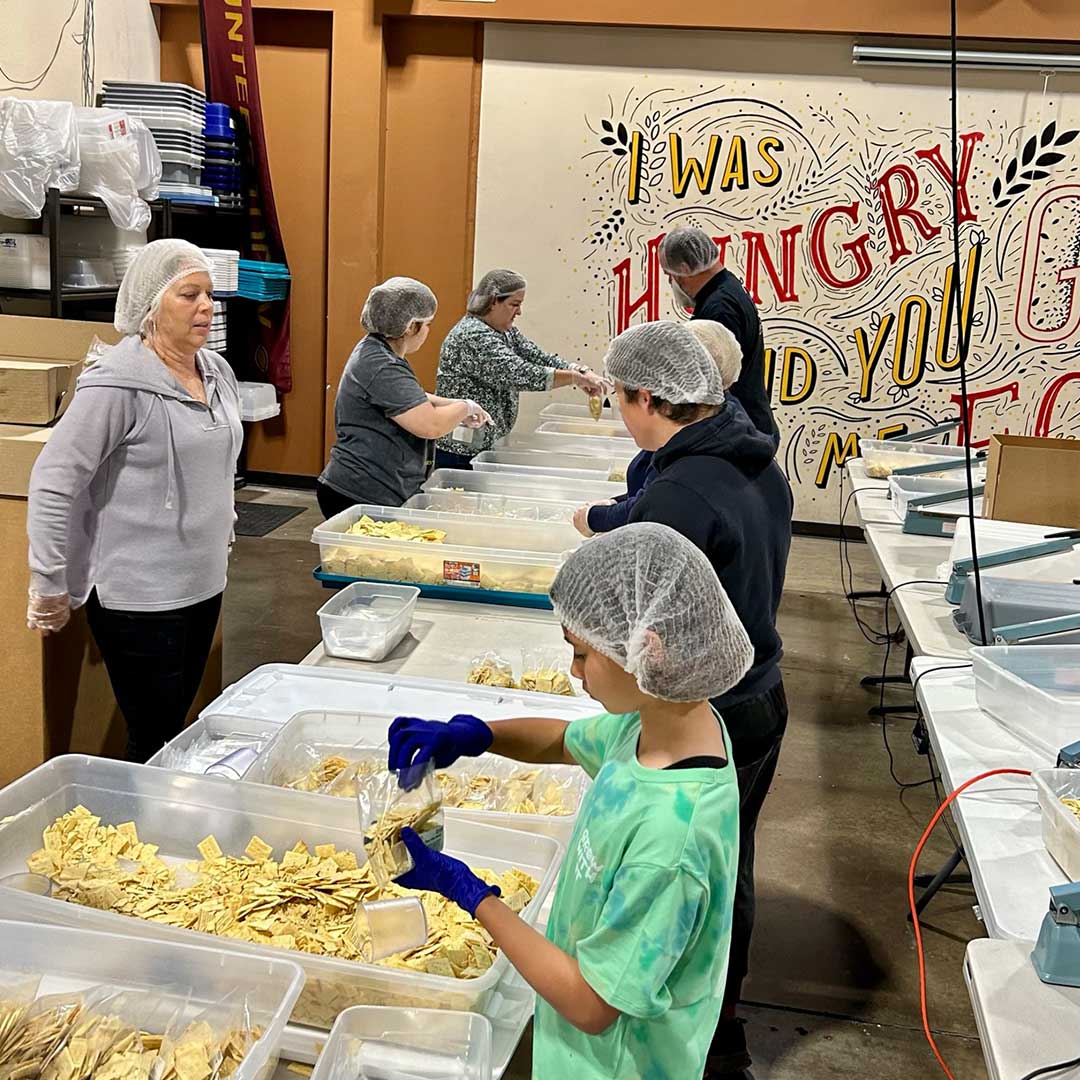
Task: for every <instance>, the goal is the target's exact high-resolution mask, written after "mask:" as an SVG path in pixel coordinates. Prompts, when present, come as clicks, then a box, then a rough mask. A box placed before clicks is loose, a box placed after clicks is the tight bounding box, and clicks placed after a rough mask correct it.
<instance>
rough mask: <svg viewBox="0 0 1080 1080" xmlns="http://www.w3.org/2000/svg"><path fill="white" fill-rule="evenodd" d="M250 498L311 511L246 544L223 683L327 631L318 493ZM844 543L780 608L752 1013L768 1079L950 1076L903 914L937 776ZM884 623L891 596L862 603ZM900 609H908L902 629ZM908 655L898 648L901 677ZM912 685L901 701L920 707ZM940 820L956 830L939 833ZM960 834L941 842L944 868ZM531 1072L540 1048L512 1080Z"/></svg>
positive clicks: (859, 566) (930, 934)
mask: <svg viewBox="0 0 1080 1080" xmlns="http://www.w3.org/2000/svg"><path fill="white" fill-rule="evenodd" d="M238 497H240V498H244V499H252V498H255V499H260V500H264V501H267V502H275V503H288V504H297V505H304V506H306V507H309V508H311V509H308V510H306V511H305V513H303V514H301V515H300V516H298V517H296V518H294V519H293V520H292V521H290V522H288V523H287V524H286V525H284V526H283V527H282V528H280V529H279V530H277V531H276V532H274V533H272V534H271V535H270V536H269V537H266V538H262V539H252V538H246V537H241V538H239V539H238V541H237V545H236V548H235V551H234V561H233V566H232V569H231V572H230V587H229V590H228V592H227V593H226V599H225V656H224V660H225V679H226V682H231V681H234V680H235V679H237V678H239V677H240V676H242V675H244V674H246V673H247V672H248V671H250V670H251V669H252V668H253V667H256V666H258V665H259V664H265V663H269V662H272V661H287V662H295V661H298V660H300V659H301V658H302V657H303V656H304V655H305V654H306V653H307V652H308V650H309V649H310V648H311V647H312V646H313V645H314V644H315V643H316V642H317V639H318V635H319V630H318V620H317V618H316V617H315V611H316V610H317V608H318V607H319V606H320V605H321V604H322V602H323V601H324V599H325V596H326V594H325V593H324V592H323V590H322V589H321V588H320V587H319V586H318V584H317V583H316V582H315V581H314V580H313V579H312V577H311V569H312V567H313V566H314V565H315V563H316V562H317V561H318V552H317V549H316V548H314V547H313V546H312V545H311V543H310V536H311V529H312V527H313V526H314V525H317V524H319V523H320V522H321V520H322V518H321V515H320V514H319V513H318V510H317V509H314V508H313V507H314V498H313V496H312V495H310V494H308V493H303V492H287V491H282V490H277V489H275V490H270V491H265V492H264V491H262V490H260V489H251V488H249V489H246V490H244V491H242V492H240V493H239V496H238ZM849 550H850V556H851V561H852V564H853V567H854V574H855V586H856V588H859V587H862V588H876V587H877V585H878V580H877V578H876V577H875V575H874V572H873V566H872V563H871V561H870V557H869V554H868V553H867V551H866V548H865V547H864V546H863V545H861V544H853V545H851V546H850V549H849ZM839 555H840V552H839V544H838V543H837V542H836V541H833V540H820V539H811V538H806V537H800V538H796V541H795V543H794V546H793V549H792V554H791V559H790V563H789V567H788V583H787V591H786V593H785V598H784V604H783V608H782V611H781V633H782V635H783V638H784V647H785V661H784V673H785V683H786V687H787V693H788V700H789V703H790V710H791V721H790V724H789V728H788V734H787V737H786V739H785V742H784V748H783V752H782V755H781V760H780V767H779V770H778V774H777V778H776V783H775V786H774V788H773V791H772V793H771V794H770V797H769V800H768V802H767V803H766V806H765V810H764V813H763V816H762V820H761V824H760V826H759V829H758V841H757V843H758V862H757V881H758V919H757V929H756V931H755V937H754V947H753V957H752V961H751V976H750V978H749V980H748V982H747V984H746V987H745V998H746V1003H747V1004H746V1008H745V1009H744V1011H743V1015H744V1017H745V1019H746V1022H747V1025H748V1028H747V1033H748V1038H749V1042H750V1046H751V1050H752V1052H753V1054H754V1058H755V1070H754V1072H755V1077H756V1078H757V1080H817V1078H818V1077H848V1076H850V1077H856V1076H858V1077H865V1076H867V1075H873V1076H874V1077H875V1080H901V1078H903V1080H908V1078H910V1077H912V1076H926V1077H930V1076H933V1075H935V1073H936V1071H937V1066H936V1065H935V1063H934V1061H933V1059H932V1057H931V1055H930V1053H929V1050H928V1049H927V1047H926V1044H925V1041H924V1039H923V1036H922V1032H921V1029H920V1026H919V997H918V973H917V967H916V957H915V952H914V944H913V938H912V935H911V933H910V929H909V927H908V924H907V922H906V919H905V913H906V910H907V867H908V863H909V860H910V858H911V852H912V850H913V848H914V846H915V844H916V843H917V841H918V838H919V835H920V834H921V832H922V830H923V828H924V827H925V825H926V822H927V821H928V820H929V818H930V816H931V815H932V813H933V810H934V808H935V805H936V800H935V797H934V790H933V788H932V787H931V786H929V785H926V786H923V787H918V788H910V789H906V790H901V789H899V788H897V786H896V785H895V784H894V783H893V781H892V779H891V778H890V776H889V767H888V759H887V756H886V753H885V748H884V745H883V742H882V735H883V731H882V725H881V723H880V722H878V721H874V720H872V719H871V718H869V717H868V716H867V715H866V710H867V708H868V707H869V706H870V705H872V704H874V703H876V699H877V692H876V691H875V692H873V693H871V692H869V691H866V690H864V689H862V688H861V687H860V686H859V678H860V677H861V676H863V675H865V674H871V673H874V672H877V673H880V671H881V665H882V659H883V655H882V649H881V647H879V646H877V645H871V644H869V643H868V642H867V641H866V640H865V639H864V638H863V636H862V634H861V633H860V631H859V628H858V626H857V625H856V623H855V621H854V619H853V618H852V614H851V609H850V606H849V605H848V603H847V601H846V600H845V599H844V598H843V589H842V587H841V584H840V570H839ZM860 609H861V611H862V614H863V617H864V619H865V620H866V621H868V622H869V623H870V624H871V625H873V626H878V627H880V625H881V604H880V602H876V601H875V602H870V603H866V604H862V605H860ZM895 622H896V620H895V619H893V624H894V625H895ZM901 656H902V648H901V649H900V650H895V651H894V659H893V662H892V663H891V665H890V666H891V669H892V670H896V669H897V668H898V667H899V662H900V659H901ZM911 697H912V695H911V690H910V688H907V689H906V690H905V689H904V688H902V687H898V688H896V689H895V690H892V691H890V696H889V699H888V700H891V701H894V702H896V703H902V702H905V701H906V702H910V701H911ZM911 727H912V718H908V717H899V718H896V719H893V720H890V721H889V722H888V723H887V724H886V728H885V733H886V734H887V736H888V739H889V743H890V745H891V747H892V750H893V754H894V757H895V762H896V764H895V769H896V773H897V775H898V777H899V778H900V779H901V780H905V781H917V780H923V779H926V778H927V777H928V776H929V773H928V763H927V760H926V759H925V758H920V757H918V756H917V755H916V754H915V753H914V750H913V749H912V744H911V739H910V733H911ZM939 831H940V829H939ZM951 850H952V845H951V844H950V843H949V840H948V837H947V836H946V835H945V833H944V832H941V835H940V836H937V837H935V838H934V840H932V842H931V843H930V844H929V845H928V847H927V849H926V852H925V853H924V857H923V858H924V866H925V867H926V868H928V869H930V870H933V869H936V868H937V866H938V865H940V864H941V863H942V862H943V861H944V859H945V858H946V857H947V855H948V854H949V852H950V851H951ZM974 903H975V898H974V894H973V893H972V891H971V889H970V887H966V886H961V887H955V888H950V889H948V890H944V891H943V892H942V893H940V894H939V895H938V896H937V897H936V898H935V900H934V902H933V903H932V904H931V905H930V907H929V908H928V910H927V912H926V914H925V916H924V928H925V933H924V941H925V943H926V952H927V978H928V986H929V1000H930V1016H931V1023H932V1025H933V1027H934V1029H935V1032H936V1034H937V1038H938V1043H939V1045H940V1046H941V1049H942V1052H943V1054H944V1056H945V1058H946V1061H948V1063H949V1064H950V1066H951V1068H952V1070H953V1073H954V1074H955V1076H956V1078H957V1080H984V1078H985V1077H986V1070H985V1067H984V1065H983V1060H982V1053H981V1051H980V1048H979V1042H978V1037H977V1033H976V1030H975V1022H974V1018H973V1017H972V1013H971V1006H970V1003H969V1000H968V995H967V991H966V989H965V987H964V982H963V976H962V963H963V957H964V948H965V946H966V943H967V942H968V941H969V940H970V939H971V938H973V937H981V936H982V935H983V931H982V927H981V924H980V923H979V922H978V920H977V919H976V917H975V915H974V913H973V910H972V908H973V904H974ZM528 1076H529V1052H528V1046H527V1044H523V1045H522V1047H521V1048H520V1049H519V1051H518V1053H517V1055H516V1056H515V1058H514V1061H513V1063H512V1065H511V1068H510V1069H509V1070H508V1072H507V1077H508V1078H509V1080H526V1078H527V1077H528Z"/></svg>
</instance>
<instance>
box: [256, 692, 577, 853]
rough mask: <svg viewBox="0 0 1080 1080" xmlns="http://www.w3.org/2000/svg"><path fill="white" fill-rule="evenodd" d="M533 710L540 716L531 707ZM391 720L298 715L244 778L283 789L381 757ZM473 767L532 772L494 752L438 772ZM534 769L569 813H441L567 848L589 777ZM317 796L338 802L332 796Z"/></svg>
mask: <svg viewBox="0 0 1080 1080" xmlns="http://www.w3.org/2000/svg"><path fill="white" fill-rule="evenodd" d="M540 710H544V706H540ZM545 711H546V710H545ZM534 712H537V714H538V715H540V712H538V711H537V710H535V709H534ZM392 719H393V717H392V716H388V715H382V716H380V715H376V714H374V713H372V712H366V713H357V712H326V711H321V710H311V711H306V712H301V713H297V715H296V716H294V717H293V718H292V719H291V720H290V721H289V722H288V723H287V724H286V725H285V726H284V727H282V728H281V729H280V730H279V731H278V733H277V735H276V736H275V737H274V738H273V740H272V741H271V742H269V743H268V744H267V746H266V747H265V749H264V750H263V751H262V753H261V754H260V755H259V758H258V760H257V761H256V762H255V764H254V765H253V766H252V767H251V769H250V770H249V771H248V773H247V775H246V776H245V777H244V779H245V780H247V781H248V782H250V783H256V784H269V785H271V786H273V787H282V786H284V785H286V784H290V783H295V781H296V780H298V779H299V778H300V777H302V776H304V775H305V774H306V773H307V772H308V771H309V770H310V769H312V768H314V767H315V766H317V765H318V764H319V763H320V762H321V761H323V760H324V759H325V758H328V757H330V756H332V755H340V756H341V757H343V758H345V759H346V760H347V761H348V760H358V759H360V758H363V757H367V756H369V755H383V756H385V754H386V751H387V735H386V732H387V728H389V726H390V722H391V721H392ZM474 763H479V765H480V767H481V769H482V771H490V772H491V773H492V774H493V775H500V774H504V775H505V773H506V771H507V770H508V769H510V768H513V769H530V768H533V766H527V765H521V764H520V763H518V762H508V761H507V760H506V759H505V758H500V757H498V756H497V755H495V754H483V755H481V756H480V757H479V758H476V759H469V760H466V761H462V762H459V763H457V764H456V765H452V766H451V767H450V768H448V769H445V770H440V771H445V772H448V773H450V774H451V775H452V776H453V775H467V774H468V773H469V771H470V768H471V767H472V766H473V764H474ZM535 767H536V768H539V769H540V770H541V774H542V777H543V778H544V779H551V780H555V781H556V782H558V783H559V784H560V786H563V787H564V789H565V791H566V792H567V798H568V802H569V804H570V806H571V808H572V811H573V812H572V813H570V814H558V815H556V814H518V813H508V812H504V811H499V810H473V809H462V808H460V807H453V806H446V807H444V809H443V815H444V817H453V818H457V819H458V820H460V821H467V822H470V823H472V824H476V825H497V826H498V827H500V828H503V829H515V830H519V831H521V832H527V833H533V834H534V835H536V836H550V837H551V838H552V839H554V840H557V841H558V842H559V843H560V844H562V845H563V846H565V845H566V844H567V843H569V841H570V835H571V833H573V831H574V825H575V824H576V823H577V815H578V811H579V810H580V808H581V800H582V798H584V795H585V792H586V791H587V790H588V787H589V777H588V774H587V773H586V772H585V770H584V769H580V768H578V766H576V765H544V766H535ZM320 797H321V798H330V799H334V800H335V801H340V800H339V799H337V797H336V796H333V795H324V796H320Z"/></svg>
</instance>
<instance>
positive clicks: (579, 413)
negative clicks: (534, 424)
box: [540, 394, 621, 424]
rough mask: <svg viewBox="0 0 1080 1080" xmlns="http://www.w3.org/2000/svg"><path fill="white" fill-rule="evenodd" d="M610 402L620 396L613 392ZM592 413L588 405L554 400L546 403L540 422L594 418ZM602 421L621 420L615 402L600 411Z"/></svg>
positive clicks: (541, 411) (541, 412)
mask: <svg viewBox="0 0 1080 1080" xmlns="http://www.w3.org/2000/svg"><path fill="white" fill-rule="evenodd" d="M608 401H609V402H616V401H618V398H617V397H616V396H615V395H614V394H612V395H611V397H609V398H608ZM592 418H593V416H592V413H591V412H590V411H589V406H588V405H570V404H564V403H563V402H561V401H553V402H552V403H551V404H550V405H545V406H544V407H543V408H542V409H541V410H540V423H542V424H543V423H546V422H547V421H548V420H590V421H591V420H592ZM600 419H601V421H603V420H607V421H611V420H619V421H620V423H621V420H620V417H619V410H618V408H616V407H615V406H614V405H613V404H612V405H605V406H604V407H603V409H601V411H600Z"/></svg>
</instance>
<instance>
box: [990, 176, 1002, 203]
mask: <svg viewBox="0 0 1080 1080" xmlns="http://www.w3.org/2000/svg"><path fill="white" fill-rule="evenodd" d="M991 191H993V193H994V198H995V199H1000V198H1001V177H1000V176H999V177H998V178H997V179H996V180H995V181H994V186H993V187H992V188H991Z"/></svg>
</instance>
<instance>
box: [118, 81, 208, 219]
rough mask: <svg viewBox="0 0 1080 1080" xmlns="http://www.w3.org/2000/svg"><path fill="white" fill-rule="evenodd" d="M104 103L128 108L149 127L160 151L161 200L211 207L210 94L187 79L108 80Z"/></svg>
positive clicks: (129, 111)
mask: <svg viewBox="0 0 1080 1080" xmlns="http://www.w3.org/2000/svg"><path fill="white" fill-rule="evenodd" d="M101 100H102V104H104V105H106V106H109V107H112V108H117V109H124V110H126V111H127V112H128V113H130V114H131V115H132V116H137V117H138V118H139V119H140V120H142V121H143V123H145V124H146V126H147V127H148V128H149V129H150V133H151V134H152V135H153V136H154V142H155V143H156V144H157V148H158V152H159V153H160V155H161V163H162V171H161V198H163V199H171V200H173V201H175V202H185V203H205V204H210V205H212V204H213V202H214V193H213V191H212V190H211V189H210V188H209V187H206V186H204V185H203V180H202V170H203V158H204V156H205V151H206V140H205V138H204V136H203V122H204V110H205V106H206V95H205V94H204V93H203V92H202V91H201V90H195V89H193V88H192V87H190V86H185V85H184V84H183V83H138V82H118V81H112V80H110V81H107V82H106V83H105V84H104V90H103V93H102V95H101Z"/></svg>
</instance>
